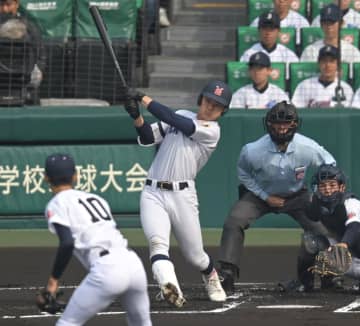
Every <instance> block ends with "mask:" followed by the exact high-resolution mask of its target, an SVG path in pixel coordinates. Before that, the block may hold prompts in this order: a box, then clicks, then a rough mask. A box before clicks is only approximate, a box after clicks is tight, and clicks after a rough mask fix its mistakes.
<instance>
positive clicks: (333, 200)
mask: <svg viewBox="0 0 360 326" xmlns="http://www.w3.org/2000/svg"><path fill="white" fill-rule="evenodd" d="M327 180H336V181H337V182H338V183H339V185H346V177H345V174H344V173H343V172H342V171H341V170H340V169H339V168H338V167H337V166H335V165H332V164H323V165H321V166H320V167H319V168H318V170H317V171H316V172H315V174H314V175H313V177H312V182H311V186H312V189H313V192H314V195H315V196H316V197H317V198H318V199H319V201H320V202H321V204H322V205H323V207H322V209H324V210H325V209H327V210H328V212H326V211H324V213H332V212H333V211H334V209H335V207H336V206H337V205H338V204H340V203H341V202H342V199H343V192H341V191H336V192H333V193H332V194H331V195H328V196H326V195H324V194H322V193H321V192H320V191H319V184H320V183H321V182H324V181H327Z"/></svg>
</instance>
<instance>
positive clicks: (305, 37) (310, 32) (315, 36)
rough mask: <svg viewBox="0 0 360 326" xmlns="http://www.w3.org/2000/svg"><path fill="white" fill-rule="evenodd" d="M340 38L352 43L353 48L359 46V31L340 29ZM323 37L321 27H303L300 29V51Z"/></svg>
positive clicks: (355, 29)
mask: <svg viewBox="0 0 360 326" xmlns="http://www.w3.org/2000/svg"><path fill="white" fill-rule="evenodd" d="M340 33H341V38H342V39H343V40H346V41H348V42H350V43H352V44H353V45H354V46H355V47H358V46H359V35H360V31H359V29H357V28H343V29H341V32H340ZM323 37H324V33H323V31H322V29H321V27H304V28H302V29H301V49H302V51H303V50H304V49H305V48H306V47H307V46H308V45H309V44H312V43H314V42H316V41H317V40H320V39H322V38H323Z"/></svg>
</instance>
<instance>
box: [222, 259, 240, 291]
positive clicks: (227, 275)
mask: <svg viewBox="0 0 360 326" xmlns="http://www.w3.org/2000/svg"><path fill="white" fill-rule="evenodd" d="M219 274H220V282H221V286H222V288H223V289H224V290H225V292H226V293H227V294H233V293H234V292H235V285H234V282H235V275H237V276H239V270H238V268H237V267H236V266H235V265H233V264H230V263H225V262H221V269H220V271H219Z"/></svg>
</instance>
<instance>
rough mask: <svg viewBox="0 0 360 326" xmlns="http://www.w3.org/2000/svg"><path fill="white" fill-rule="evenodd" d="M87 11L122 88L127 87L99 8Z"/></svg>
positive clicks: (91, 7) (92, 7)
mask: <svg viewBox="0 0 360 326" xmlns="http://www.w3.org/2000/svg"><path fill="white" fill-rule="evenodd" d="M89 10H90V13H91V16H92V17H93V19H94V22H95V25H96V28H97V30H98V32H99V34H100V37H101V40H102V42H103V43H104V45H105V48H106V50H107V52H108V53H109V55H110V57H111V60H112V62H113V64H114V66H115V70H116V72H117V74H118V76H119V77H120V81H121V83H122V86H123V87H127V83H126V80H125V78H124V75H123V73H122V70H121V68H120V65H119V61H118V59H117V58H116V55H115V52H114V49H113V47H112V44H111V40H110V37H109V34H108V32H107V29H106V25H105V23H104V20H103V19H102V17H101V14H100V12H99V8H98V7H97V6H90V8H89Z"/></svg>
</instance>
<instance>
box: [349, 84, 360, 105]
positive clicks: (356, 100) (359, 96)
mask: <svg viewBox="0 0 360 326" xmlns="http://www.w3.org/2000/svg"><path fill="white" fill-rule="evenodd" d="M351 107H353V108H356V109H360V88H359V89H358V90H357V91H356V93H355V94H354V96H353V99H352V102H351Z"/></svg>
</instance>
